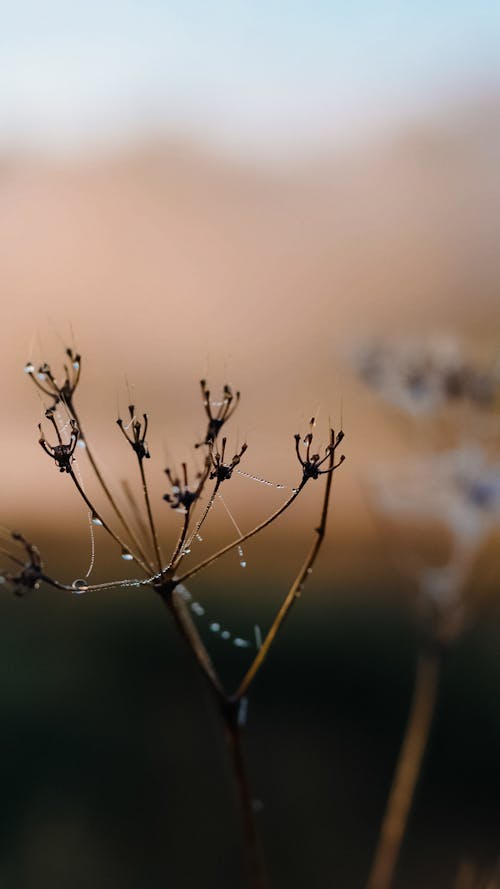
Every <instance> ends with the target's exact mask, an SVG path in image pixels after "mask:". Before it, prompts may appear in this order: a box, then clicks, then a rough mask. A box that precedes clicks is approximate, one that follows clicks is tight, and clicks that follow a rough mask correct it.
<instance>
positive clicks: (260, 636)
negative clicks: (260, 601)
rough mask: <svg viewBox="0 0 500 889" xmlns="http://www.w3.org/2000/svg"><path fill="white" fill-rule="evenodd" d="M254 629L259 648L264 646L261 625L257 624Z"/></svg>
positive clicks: (256, 643)
mask: <svg viewBox="0 0 500 889" xmlns="http://www.w3.org/2000/svg"><path fill="white" fill-rule="evenodd" d="M253 630H254V633H255V645H256V646H257V648H262V633H261V631H260V627H259V625H258V624H255V626H254V628H253Z"/></svg>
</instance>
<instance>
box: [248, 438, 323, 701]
mask: <svg viewBox="0 0 500 889" xmlns="http://www.w3.org/2000/svg"><path fill="white" fill-rule="evenodd" d="M334 459H335V455H334V452H333V450H332V451H331V452H330V456H329V468H330V467H333V461H334ZM332 480H333V472H328V474H327V476H326V483H325V493H324V496H323V504H322V507H321V518H320V523H319V525H318V527H317V528H316V529H315V534H316V537H315V540H314V542H313V545H312V547H311V549H310V551H309V553H308V556H307V558H306V560H305V562H304V564H303V565H302V568H301V569H300V571H299V573H298V574H297V577H296V578H295V580H294V582H293V584H292V586H291V587H290V589H289V591H288V593H287V595H286V596H285V599H284V600H283V603H282V605H281V607H280V609H279V610H278V613H277V615H276V617H275V618H274V621H273V623H272V625H271V628H270V630H269V632H268V633H267V636H266V638H265V639H264V642H263V643H262V645H261V647H260V648H259V651H258V652H257V654H256V655H255V658H254V660H253V662H252V664H251V665H250V667H249V669H248V670H247V672H246V674H245V676H244V677H243V679H242V681H241V683H240V685H239V687H238V690H237V691H236V693H235V698H237V699H238V698H241V697H242V696H243V695H246V694H247V692H248V689H249V688H250V685H251V684H252V682H253V680H254V679H255V676H256V675H257V673H258V671H259V669H260V667H261V666H262V664H263V662H264V659H265V658H266V656H267V654H268V652H269V649H270V648H271V645H272V644H273V642H274V640H275V638H276V635H277V633H278V631H279V629H280V627H281V625H282V623H283V621H284V620H285V618H286V616H287V614H288V613H289V611H290V609H291V607H292V605H294V603H295V602H296V600H297V599H298V598H299V596H300V595H301V592H302V589H303V587H304V584H305V582H306V580H307V578H308V577H309V576H310V574H311V571H312V567H313V565H314V562H315V561H316V559H317V557H318V553H319V550H320V548H321V544H322V542H323V539H324V536H325V531H326V522H327V518H328V507H329V502H330V493H331V489H332Z"/></svg>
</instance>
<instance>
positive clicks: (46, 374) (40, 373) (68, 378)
mask: <svg viewBox="0 0 500 889" xmlns="http://www.w3.org/2000/svg"><path fill="white" fill-rule="evenodd" d="M66 357H67V358H68V361H67V362H65V363H64V364H63V369H64V379H63V380H62V382H58V381H57V380H56V378H55V376H54V374H53V373H52V370H51V367H50V365H49V364H47V362H44V363H43V364H40V365H39V367H38V368H35V365H34V364H33V363H32V362H31V361H28V363H27V364H26V365H25V367H24V371H25V373H27V374H28V376H29V377H30V379H31V380H33V383H34V384H35V386H36V387H37V389H39V391H40V392H42V393H43V395H46V396H47V397H48V398H50V399H52V407H56V406H57V405H58V404H59V403H60V402H63V403H64V404H65V405H66V407H67V408H68V410H70V412H71V409H72V402H73V395H74V393H75V389H76V387H77V386H78V383H79V382H80V375H81V371H82V358H81V355H79V354H78V353H77V352H75V351H73V349H70V348H68V349H66Z"/></svg>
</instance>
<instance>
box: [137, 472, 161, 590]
mask: <svg viewBox="0 0 500 889" xmlns="http://www.w3.org/2000/svg"><path fill="white" fill-rule="evenodd" d="M137 461H138V463H139V471H140V473H141V482H142V490H143V492H144V501H145V503H146V512H147V514H148V521H149V527H150V530H151V537H152V540H153V547H154V551H155V556H156V562H157V565H158V571H159V573H160V575H162V574H163V568H162V558H161V552H160V544H159V542H158V535H157V533H156V526H155V522H154V518H153V511H152V509H151V502H150V499H149V491H148V484H147V481H146V473H145V472H144V461H143V460H142V459H141V458H140V457H138V458H137Z"/></svg>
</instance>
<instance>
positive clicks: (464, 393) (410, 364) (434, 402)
mask: <svg viewBox="0 0 500 889" xmlns="http://www.w3.org/2000/svg"><path fill="white" fill-rule="evenodd" d="M354 365H355V367H356V370H357V372H358V374H359V376H360V377H361V378H362V379H363V380H364V381H365V382H366V383H367V384H368V385H369V386H371V387H372V388H373V389H374V390H375V391H377V392H378V393H379V394H380V395H381V396H382V397H383V398H385V399H386V401H388V402H390V403H391V404H393V405H394V406H395V407H398V408H400V409H401V410H404V411H406V412H408V413H410V414H414V415H419V414H427V413H431V412H433V411H436V410H438V409H439V408H440V407H442V406H443V405H445V404H455V403H457V402H459V401H463V402H469V403H470V404H472V405H474V406H476V407H481V408H490V407H492V406H493V404H494V403H495V401H496V400H498V396H499V394H500V374H499V368H498V366H495V365H493V364H492V365H491V366H488V365H487V364H485V363H484V362H483V363H482V364H479V363H478V362H473V361H472V360H471V359H470V358H469V357H467V356H466V355H465V354H464V349H463V346H462V344H461V343H460V342H459V341H458V340H456V339H454V338H451V337H431V338H429V339H427V340H418V339H410V338H407V339H404V338H403V339H400V340H396V341H390V342H384V343H372V344H370V345H367V346H363V347H361V348H360V349H359V350H358V351H357V354H356V355H355V357H354Z"/></svg>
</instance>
